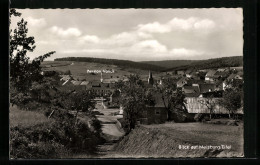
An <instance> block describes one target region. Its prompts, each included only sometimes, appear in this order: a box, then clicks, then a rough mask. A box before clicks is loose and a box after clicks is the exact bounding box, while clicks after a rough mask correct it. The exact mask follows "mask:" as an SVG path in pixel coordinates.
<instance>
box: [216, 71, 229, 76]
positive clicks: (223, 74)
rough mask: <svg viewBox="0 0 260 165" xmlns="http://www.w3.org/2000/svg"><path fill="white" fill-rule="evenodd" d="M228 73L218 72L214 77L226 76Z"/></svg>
mask: <svg viewBox="0 0 260 165" xmlns="http://www.w3.org/2000/svg"><path fill="white" fill-rule="evenodd" d="M226 75H227V72H221V71H217V72H216V73H215V74H214V76H226Z"/></svg>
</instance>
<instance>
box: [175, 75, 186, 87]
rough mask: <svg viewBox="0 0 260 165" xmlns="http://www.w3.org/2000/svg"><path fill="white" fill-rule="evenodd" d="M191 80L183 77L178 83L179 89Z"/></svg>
mask: <svg viewBox="0 0 260 165" xmlns="http://www.w3.org/2000/svg"><path fill="white" fill-rule="evenodd" d="M188 80H189V78H187V77H182V78H181V79H180V80H178V81H177V83H176V85H177V87H183V86H184V85H185V84H187V83H188Z"/></svg>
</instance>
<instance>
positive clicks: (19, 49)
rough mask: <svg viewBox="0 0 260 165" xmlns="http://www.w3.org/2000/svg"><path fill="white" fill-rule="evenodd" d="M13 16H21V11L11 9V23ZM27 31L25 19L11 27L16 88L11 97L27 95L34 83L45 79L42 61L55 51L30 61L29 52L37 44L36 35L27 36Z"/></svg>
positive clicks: (13, 76) (11, 57)
mask: <svg viewBox="0 0 260 165" xmlns="http://www.w3.org/2000/svg"><path fill="white" fill-rule="evenodd" d="M11 16H15V17H20V16H21V13H19V12H17V11H16V10H15V9H10V20H9V23H10V24H11ZM27 33H28V28H27V22H26V21H25V20H24V19H21V20H20V21H18V23H17V28H15V29H14V30H12V29H10V38H9V41H10V49H9V51H10V53H9V59H10V86H11V88H14V89H12V90H11V91H12V92H15V93H11V97H12V96H14V95H15V94H18V93H22V94H24V95H27V92H28V91H29V90H30V88H31V87H32V83H33V82H40V81H41V80H42V79H43V75H42V74H41V66H40V65H41V62H42V61H43V60H44V59H46V58H47V57H49V56H51V55H52V54H54V53H55V52H54V51H52V52H49V53H46V54H44V55H42V56H39V57H37V58H35V59H33V60H31V61H30V58H29V57H28V56H27V53H28V52H33V51H34V49H35V48H36V46H35V41H34V37H32V36H27Z"/></svg>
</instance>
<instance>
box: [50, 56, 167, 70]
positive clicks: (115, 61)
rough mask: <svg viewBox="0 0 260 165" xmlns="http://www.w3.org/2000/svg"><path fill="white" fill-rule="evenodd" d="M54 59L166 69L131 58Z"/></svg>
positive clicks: (144, 68) (145, 68) (124, 66)
mask: <svg viewBox="0 0 260 165" xmlns="http://www.w3.org/2000/svg"><path fill="white" fill-rule="evenodd" d="M54 61H75V62H93V63H99V64H107V65H116V66H119V67H121V68H135V69H142V70H151V71H161V70H164V69H166V68H164V67H161V66H156V65H152V64H147V63H142V62H134V61H129V60H118V59H105V58H92V57H66V58H56V59H54Z"/></svg>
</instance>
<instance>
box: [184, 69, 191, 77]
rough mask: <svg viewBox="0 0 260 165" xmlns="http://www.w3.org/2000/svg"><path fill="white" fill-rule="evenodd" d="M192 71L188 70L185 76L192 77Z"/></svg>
mask: <svg viewBox="0 0 260 165" xmlns="http://www.w3.org/2000/svg"><path fill="white" fill-rule="evenodd" d="M191 73H192V70H186V71H185V76H186V77H188V78H191Z"/></svg>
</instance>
